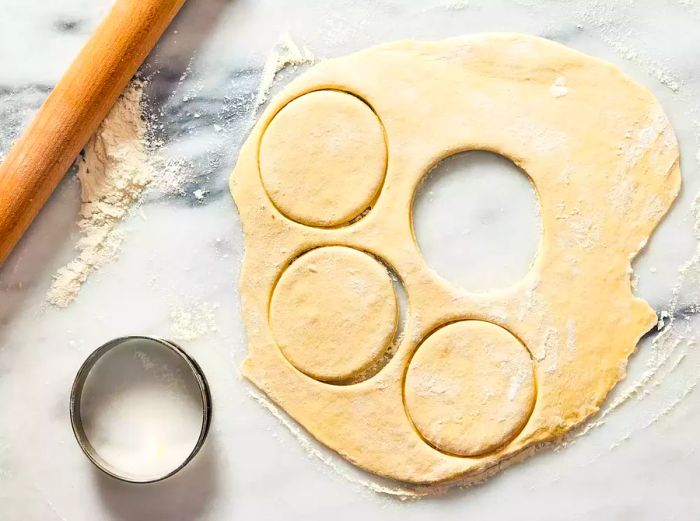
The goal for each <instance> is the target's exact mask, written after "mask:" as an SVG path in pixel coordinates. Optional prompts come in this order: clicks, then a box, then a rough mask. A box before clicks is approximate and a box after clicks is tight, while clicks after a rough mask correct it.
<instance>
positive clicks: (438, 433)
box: [231, 34, 680, 483]
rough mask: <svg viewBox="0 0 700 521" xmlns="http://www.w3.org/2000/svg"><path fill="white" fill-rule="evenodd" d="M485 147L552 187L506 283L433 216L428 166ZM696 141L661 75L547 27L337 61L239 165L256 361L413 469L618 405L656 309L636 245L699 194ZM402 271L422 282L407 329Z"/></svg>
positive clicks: (294, 89) (304, 411) (342, 430)
mask: <svg viewBox="0 0 700 521" xmlns="http://www.w3.org/2000/svg"><path fill="white" fill-rule="evenodd" d="M465 150H488V151H493V152H496V153H499V154H501V155H503V156H505V157H507V158H509V159H511V160H512V161H513V162H514V163H515V164H516V165H518V166H519V167H520V168H522V169H523V170H524V171H525V172H526V173H527V174H528V175H529V176H530V178H531V180H532V182H533V184H534V186H535V188H536V190H537V193H538V196H539V200H540V205H541V213H542V223H543V239H542V243H541V245H540V249H539V252H538V255H537V257H536V259H535V262H534V264H533V266H532V268H531V269H530V271H529V273H528V274H527V275H526V276H525V277H524V278H523V279H522V280H521V281H520V282H518V283H517V284H515V285H513V286H511V287H509V288H506V289H504V290H499V291H496V292H490V293H467V292H464V291H462V290H458V289H456V288H453V287H451V286H450V285H448V284H447V283H446V282H445V281H443V280H442V279H441V278H440V277H439V276H438V275H437V274H435V273H434V272H433V271H432V270H431V269H430V268H428V266H427V265H426V263H425V261H424V259H423V258H422V256H421V253H420V251H419V249H418V246H417V244H416V242H415V240H414V236H413V232H412V222H411V207H412V200H413V197H414V193H415V191H416V189H417V186H418V185H419V184H420V182H421V180H422V179H423V178H424V176H425V175H426V174H427V173H428V172H429V171H430V169H431V168H432V167H433V166H434V165H435V164H436V163H437V162H438V161H440V160H441V159H443V158H445V157H447V156H449V155H452V154H454V153H457V152H460V151H465ZM678 154H679V152H678V145H677V142H676V139H675V136H674V133H673V130H672V129H671V127H670V124H669V122H668V119H667V118H666V116H665V114H664V113H663V110H662V109H661V107H660V106H659V105H658V103H657V102H656V100H655V99H654V97H653V96H652V95H651V93H649V92H648V91H647V90H646V89H644V88H643V87H641V86H640V85H638V84H636V83H634V82H632V81H631V80H629V79H627V78H626V77H625V76H624V75H623V74H622V73H621V72H620V71H619V70H618V69H616V68H615V67H613V66H611V65H609V64H607V63H604V62H602V61H600V60H598V59H595V58H592V57H589V56H586V55H583V54H581V53H578V52H575V51H572V50H570V49H568V48H566V47H563V46H561V45H559V44H555V43H552V42H550V41H547V40H543V39H539V38H535V37H530V36H524V35H509V34H503V35H499V34H487V35H481V36H476V37H471V38H460V39H451V40H445V41H443V42H437V43H420V42H399V43H395V44H390V45H384V46H380V47H375V48H372V49H368V50H366V51H363V52H359V53H356V54H353V55H350V56H347V57H344V58H340V59H335V60H330V61H327V62H324V63H321V64H319V65H317V66H316V67H314V68H313V69H311V70H310V71H309V72H307V73H306V74H304V75H303V76H302V77H300V78H299V79H297V80H296V81H294V82H292V83H291V84H290V85H289V86H288V87H287V88H286V89H285V90H284V91H283V92H282V93H281V94H280V95H279V96H277V97H276V98H275V99H274V100H273V101H272V103H271V104H270V106H269V107H268V108H267V110H266V111H265V113H264V114H263V116H262V117H261V119H260V121H259V122H258V124H257V125H256V127H255V128H254V129H253V131H252V133H251V135H250V136H249V138H248V140H247V141H246V143H245V145H244V147H243V149H242V151H241V154H240V157H239V160H238V164H237V165H236V169H235V171H234V173H233V175H232V178H231V190H232V193H233V196H234V199H235V201H236V204H237V206H238V209H239V211H240V214H241V219H242V223H243V229H244V238H245V245H246V250H245V257H244V266H243V271H242V277H241V295H242V300H243V313H244V319H245V322H246V326H247V333H248V339H249V354H248V358H247V359H246V361H245V362H244V364H243V367H242V371H243V373H244V375H245V376H246V377H248V378H249V379H250V380H252V381H253V382H254V383H255V384H256V385H257V386H258V387H259V388H260V389H262V390H263V391H264V392H265V393H267V394H268V395H269V396H270V397H271V398H272V399H273V400H274V401H275V402H276V403H277V404H279V405H280V406H281V407H282V408H283V409H284V410H285V411H286V412H287V413H289V414H290V415H291V416H292V417H293V418H295V419H296V420H297V421H298V422H299V423H300V424H302V425H303V426H304V427H305V428H306V429H308V431H309V432H310V433H311V434H312V435H313V436H315V437H316V438H317V439H319V440H320V441H321V442H323V443H324V444H326V445H328V446H329V447H331V448H332V449H334V450H336V451H337V452H338V453H340V454H341V455H343V456H344V457H345V458H347V459H348V460H349V461H351V462H353V463H354V464H356V465H358V466H360V467H362V468H364V469H366V470H368V471H370V472H374V473H376V474H379V475H382V476H386V477H390V478H395V479H398V480H402V481H407V482H413V483H436V482H443V481H448V480H456V479H458V478H464V479H470V478H474V477H476V476H478V475H479V474H481V473H483V472H484V471H486V470H488V469H490V468H492V467H494V465H495V464H497V463H498V462H500V461H503V460H506V459H508V458H510V457H512V456H514V455H516V454H518V453H520V452H522V451H523V450H524V449H526V448H528V447H534V446H535V444H537V443H540V442H545V441H550V440H553V439H556V438H557V437H558V436H561V435H562V434H564V433H565V432H567V431H568V430H570V429H571V428H572V427H574V426H576V425H578V424H580V423H581V422H583V421H584V420H585V419H587V418H589V417H590V416H591V415H593V414H594V413H595V412H596V411H597V410H598V408H599V406H600V404H601V402H602V401H603V400H604V399H605V397H606V395H607V394H608V392H609V391H610V389H611V388H612V387H613V386H614V385H615V384H616V383H617V382H618V381H619V380H620V379H621V378H623V377H624V374H625V367H626V364H627V358H628V357H629V355H630V354H631V353H632V351H633V350H634V348H635V345H636V343H637V341H638V340H639V338H640V337H641V335H643V334H644V333H645V332H646V331H647V330H648V329H649V328H650V327H651V326H652V325H653V324H654V323H655V322H656V316H655V314H654V313H653V311H652V309H651V308H650V307H649V306H648V304H647V303H646V302H644V301H643V300H641V299H638V298H636V297H634V296H633V294H632V292H631V289H630V271H631V270H630V262H631V259H632V258H633V257H634V256H635V254H636V253H637V252H638V251H639V250H640V248H641V247H642V246H643V245H644V244H645V243H646V241H647V240H648V238H649V236H650V234H651V232H652V231H653V229H654V227H655V226H656V225H657V224H658V222H659V220H660V219H661V218H662V216H663V215H664V213H665V212H666V211H667V210H668V208H669V206H670V205H671V202H672V201H673V199H674V198H675V196H676V194H677V193H678V190H679V186H680V172H679V161H678V159H679V158H678ZM465 247H468V243H467V244H466V245H465ZM384 272H386V277H385V276H384ZM390 272H393V273H394V274H395V275H396V276H397V277H398V279H399V280H400V282H401V284H402V285H403V288H404V289H405V291H406V294H407V295H408V310H407V317H408V318H407V321H406V324H405V326H404V328H403V332H402V334H398V333H397V330H398V328H397V327H396V323H397V312H396V296H395V295H393V294H392V292H393V291H395V290H393V289H392V290H389V285H388V282H387V280H388V277H389V273H390Z"/></svg>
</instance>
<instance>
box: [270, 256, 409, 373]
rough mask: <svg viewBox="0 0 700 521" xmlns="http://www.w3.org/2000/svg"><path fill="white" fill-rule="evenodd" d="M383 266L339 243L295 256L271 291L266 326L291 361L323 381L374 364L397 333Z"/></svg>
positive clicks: (393, 299)
mask: <svg viewBox="0 0 700 521" xmlns="http://www.w3.org/2000/svg"><path fill="white" fill-rule="evenodd" d="M396 319H397V305H396V297H395V296H394V288H393V286H392V283H391V278H390V277H389V273H388V272H387V270H386V268H385V267H384V266H383V265H382V264H380V263H379V261H377V260H375V259H373V258H372V257H370V256H369V255H367V254H366V253H362V252H360V251H357V250H353V249H351V248H345V247H342V246H330V247H326V248H317V249H315V250H312V251H310V252H309V253H306V254H304V255H302V256H301V257H300V258H299V259H296V260H295V261H294V262H293V263H292V264H291V265H290V266H289V267H288V268H287V269H286V270H285V271H284V272H283V273H282V276H281V278H280V280H279V282H278V283H277V286H276V287H275V290H274V292H273V294H272V302H271V305H270V327H271V328H272V334H273V336H274V338H275V341H276V343H277V345H278V346H279V348H280V350H281V351H282V353H284V355H285V356H286V357H287V359H288V360H289V362H290V363H291V364H292V365H293V366H294V367H296V368H297V369H299V370H300V371H302V372H303V373H306V374H308V375H309V376H311V377H313V378H316V379H317V380H322V381H324V382H343V381H346V380H350V379H352V378H354V377H356V376H358V375H359V374H361V373H362V372H363V371H365V370H367V369H369V368H370V367H371V366H372V365H374V364H376V363H377V362H378V361H379V360H380V359H381V357H382V355H383V354H384V353H385V352H386V350H387V347H388V346H389V344H390V342H391V340H392V338H393V335H394V332H395V331H396Z"/></svg>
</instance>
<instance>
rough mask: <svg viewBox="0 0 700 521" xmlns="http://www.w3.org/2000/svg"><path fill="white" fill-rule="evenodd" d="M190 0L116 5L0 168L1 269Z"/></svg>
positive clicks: (127, 0) (123, 0)
mask: <svg viewBox="0 0 700 521" xmlns="http://www.w3.org/2000/svg"><path fill="white" fill-rule="evenodd" d="M184 3H185V0H116V2H115V4H114V6H113V7H112V9H111V11H110V12H109V14H108V15H107V17H106V18H105V19H104V20H103V21H102V23H101V24H100V25H99V27H98V28H97V30H96V31H95V33H94V34H93V35H92V36H91V37H90V39H89V40H88V42H87V44H86V45H85V47H83V49H82V50H81V51H80V54H78V56H77V58H76V59H75V60H74V61H73V63H72V64H71V66H70V67H69V68H68V71H67V72H66V74H65V75H64V76H63V78H61V80H60V81H59V82H58V84H57V85H56V87H55V88H54V89H53V91H52V92H51V94H49V97H48V98H47V99H46V101H45V102H44V104H43V105H42V106H41V108H40V109H39V112H38V113H37V115H36V116H35V117H34V120H33V121H32V122H31V123H30V124H29V126H28V128H27V129H26V131H25V132H24V134H22V136H21V137H20V138H19V139H18V140H17V142H16V143H15V145H14V146H13V147H12V148H11V149H10V152H9V153H8V155H7V158H6V159H5V162H4V163H3V164H2V165H0V264H2V262H3V261H4V260H5V259H6V258H7V256H8V255H9V253H10V251H11V250H12V248H13V247H14V246H15V244H17V242H18V241H19V239H20V238H21V237H22V235H23V234H24V232H25V231H26V230H27V228H29V225H30V224H31V223H32V221H33V220H34V217H36V215H37V214H38V213H39V210H41V208H42V206H44V203H46V201H47V199H48V198H49V196H50V195H51V193H52V192H53V191H54V189H55V188H56V186H57V185H58V183H59V181H60V180H61V178H62V177H63V176H64V175H65V173H66V171H67V170H68V168H69V167H70V166H71V164H72V163H73V161H74V160H75V158H76V157H77V155H78V154H79V153H80V150H81V149H82V148H83V147H84V146H85V144H86V143H87V141H88V139H89V138H90V136H91V135H92V134H93V133H94V132H95V130H97V127H98V125H99V124H100V122H101V121H102V120H103V119H104V117H105V116H106V115H107V113H108V112H109V110H110V109H111V108H112V106H113V105H114V103H115V101H116V100H117V98H118V97H119V94H120V93H121V92H122V90H124V87H125V86H126V84H127V83H128V82H129V80H130V79H131V78H132V77H133V75H134V74H135V73H136V70H137V69H138V68H139V66H140V65H141V63H142V62H143V60H144V59H145V58H146V56H147V55H148V53H149V52H150V51H151V49H152V48H153V46H154V45H155V44H156V42H157V41H158V38H160V36H161V34H163V31H164V30H165V28H166V27H167V26H168V25H169V24H170V22H171V20H172V19H173V17H174V16H175V14H176V13H177V12H178V10H179V9H180V7H181V6H182V4H184Z"/></svg>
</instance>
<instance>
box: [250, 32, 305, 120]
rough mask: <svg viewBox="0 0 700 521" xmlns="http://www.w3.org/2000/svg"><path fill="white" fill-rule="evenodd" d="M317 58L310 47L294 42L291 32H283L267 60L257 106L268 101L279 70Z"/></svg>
mask: <svg viewBox="0 0 700 521" xmlns="http://www.w3.org/2000/svg"><path fill="white" fill-rule="evenodd" d="M315 60H316V59H315V57H314V55H313V54H312V53H311V51H310V50H309V49H308V48H306V47H305V46H301V47H299V46H298V45H297V44H296V43H294V41H293V40H292V38H291V36H290V35H289V33H283V34H282V36H281V37H280V39H279V42H278V43H277V45H276V46H275V47H274V48H273V49H272V51H271V52H270V54H269V55H268V57H267V60H265V65H264V66H263V71H262V78H261V79H260V87H259V88H258V95H257V97H256V99H255V106H256V107H259V106H260V105H262V104H263V103H265V102H266V101H267V98H268V96H269V94H270V90H271V89H272V86H273V84H274V82H275V76H276V75H277V73H278V72H280V71H281V70H283V69H284V68H286V67H288V66H290V65H291V66H293V67H297V66H298V65H303V64H312V63H314V61H315Z"/></svg>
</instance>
